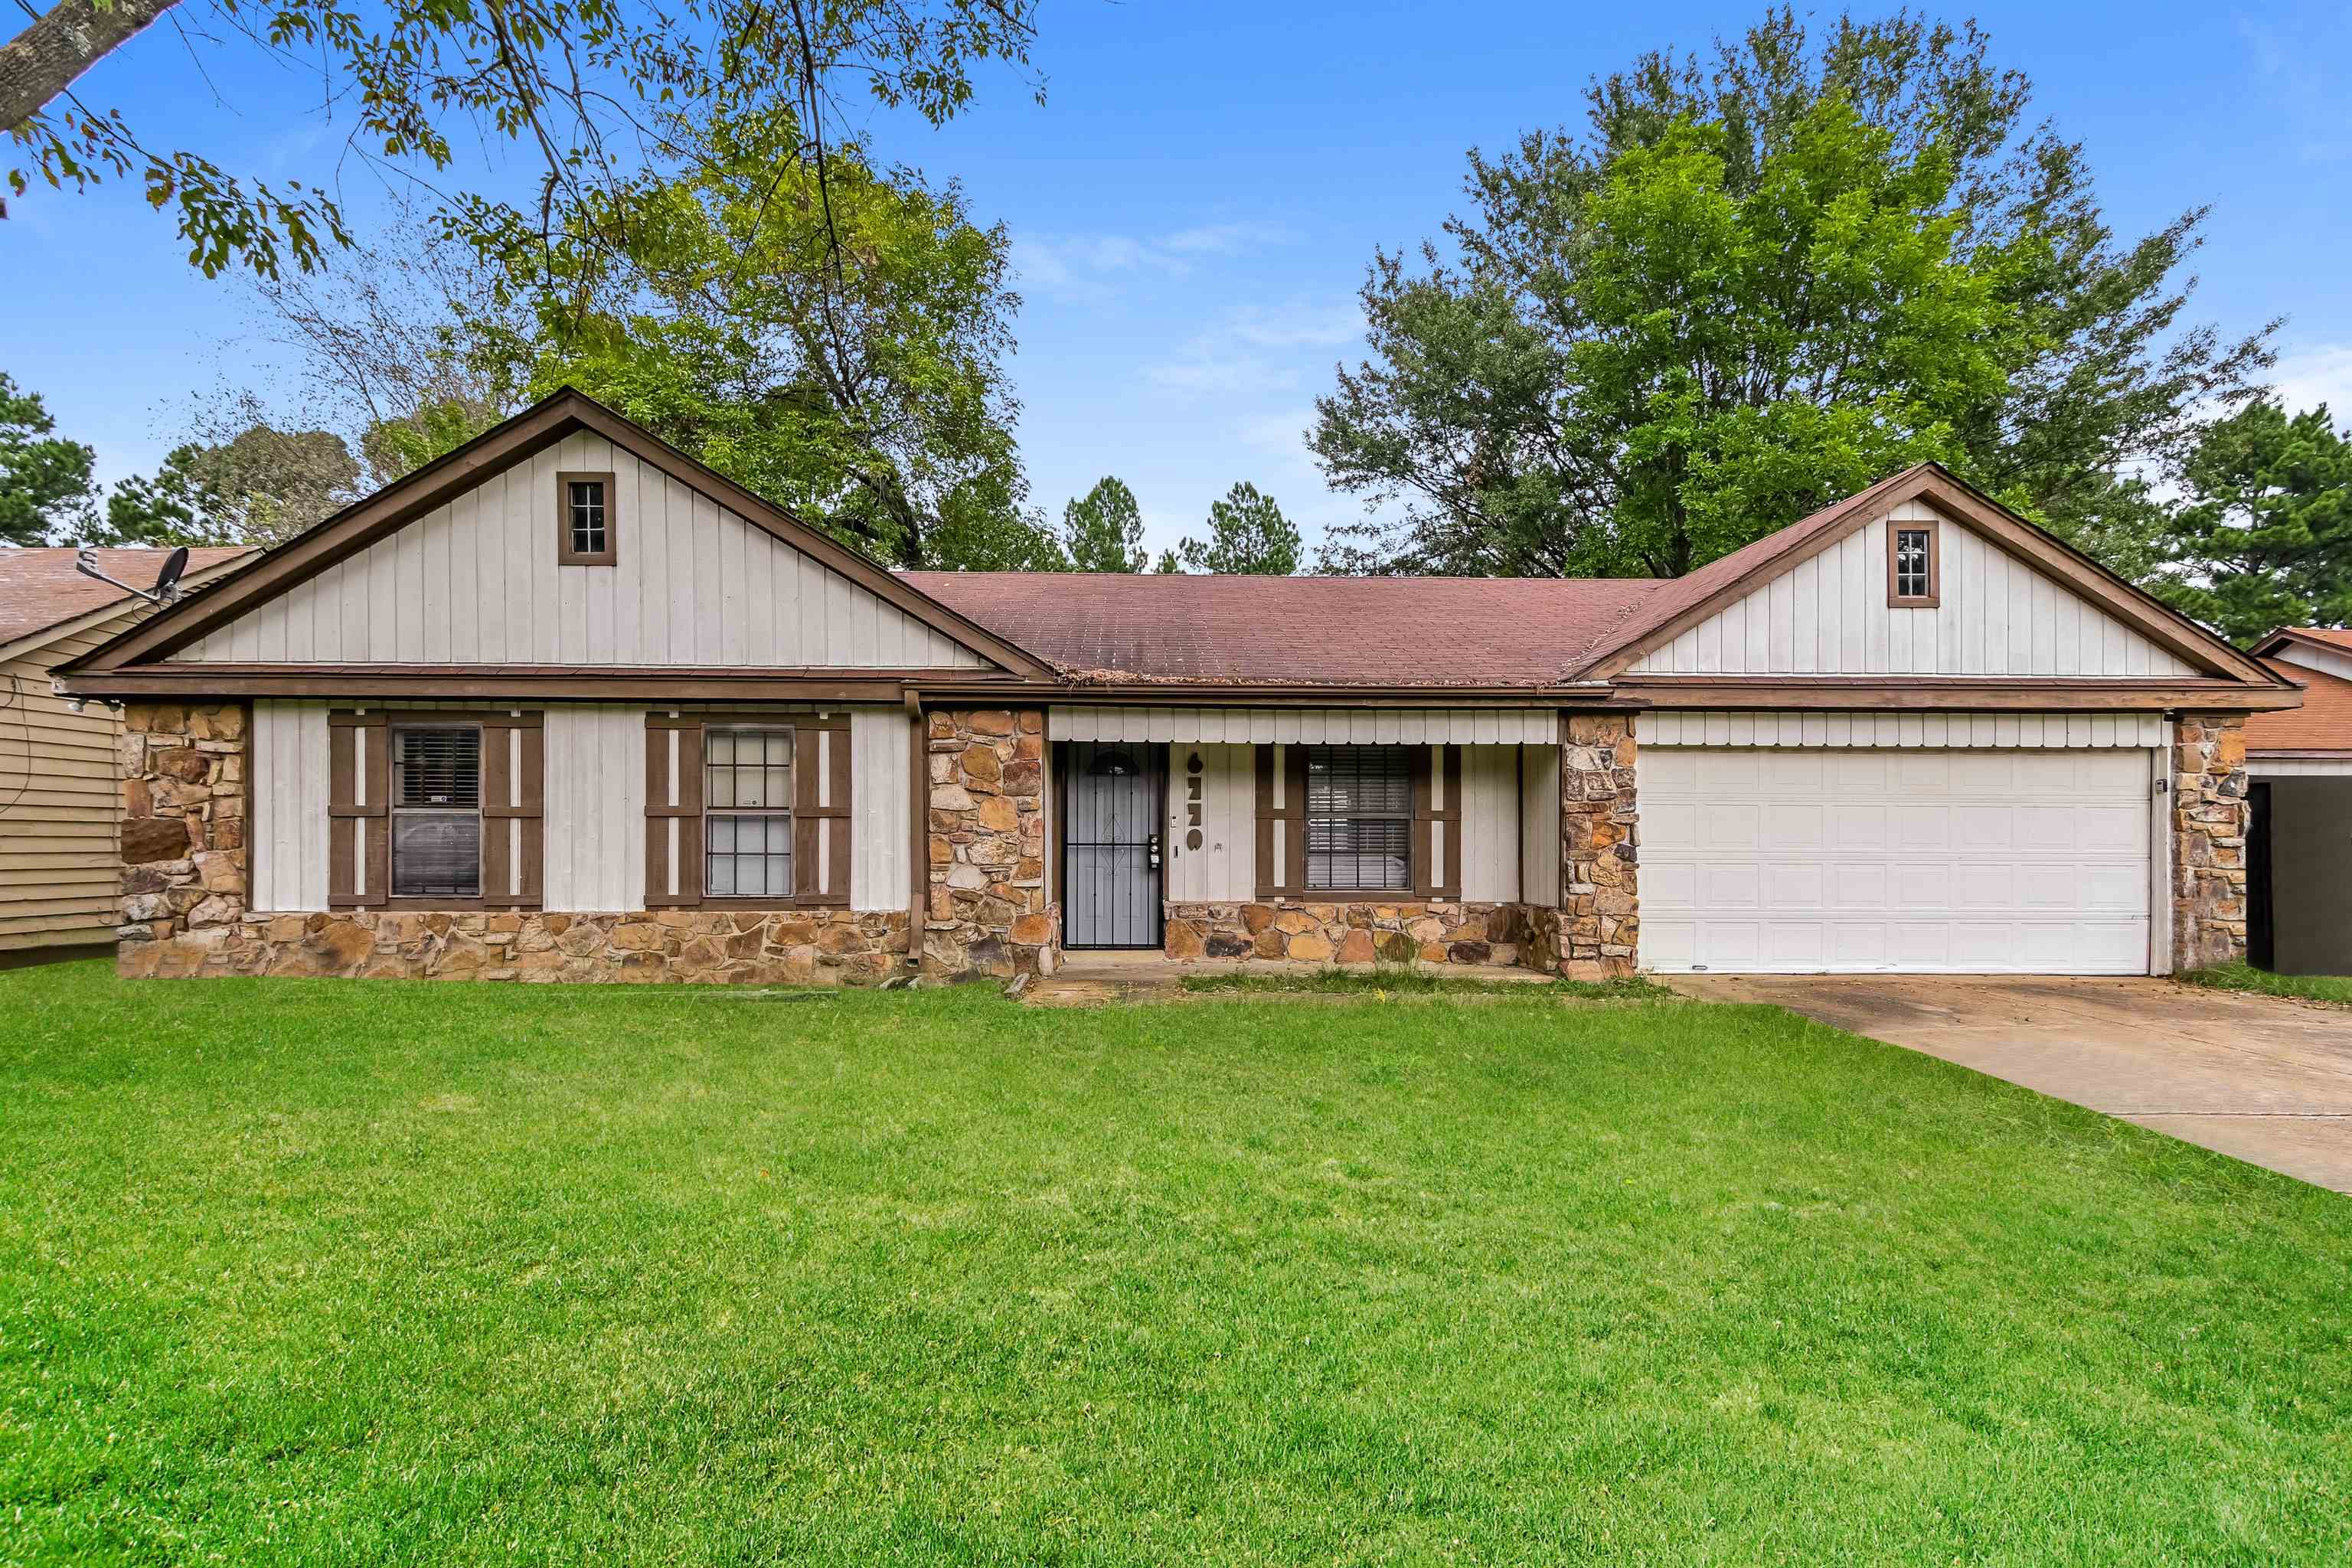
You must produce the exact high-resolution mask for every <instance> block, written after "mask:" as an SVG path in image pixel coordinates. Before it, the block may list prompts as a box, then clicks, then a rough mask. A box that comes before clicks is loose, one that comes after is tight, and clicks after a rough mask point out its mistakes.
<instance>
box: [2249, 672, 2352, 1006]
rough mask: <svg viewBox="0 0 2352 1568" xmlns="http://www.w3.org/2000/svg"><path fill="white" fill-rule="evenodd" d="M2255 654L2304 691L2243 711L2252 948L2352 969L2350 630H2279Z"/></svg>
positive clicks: (2267, 960) (2257, 953)
mask: <svg viewBox="0 0 2352 1568" xmlns="http://www.w3.org/2000/svg"><path fill="white" fill-rule="evenodd" d="M2254 656H2255V657H2256V658H2260V659H2262V660H2263V662H2264V663H2265V664H2268V665H2269V666H2270V667H2271V668H2273V669H2274V670H2276V671H2277V672H2278V673H2279V674H2280V675H2281V676H2284V678H2286V679H2289V680H2293V681H2294V682H2296V683H2297V684H2299V685H2300V686H2302V687H2303V689H2304V691H2303V706H2302V707H2300V708H2291V709H2285V710H2281V711H2278V712H2273V713H2257V714H2255V715H2253V716H2252V717H2251V718H2250V719H2248V720H2247V721H2246V773H2247V775H2248V779H2249V783H2248V787H2247V795H2248V797H2249V804H2250V805H2251V806H2252V822H2251V824H2250V826H2249V827H2248V832H2247V846H2248V852H2247V857H2246V891H2247V899H2246V919H2247V947H2248V954H2247V956H2248V957H2249V959H2250V960H2251V961H2252V963H2255V964H2257V965H2259V966H2260V967H2262V968H2263V969H2271V970H2275V971H2277V972H2278V973H2281V974H2352V631H2344V630H2339V629H2330V628H2326V627H2320V626H2305V627H2293V628H2289V629H2287V630H2284V631H2277V632H2273V633H2272V634H2271V635H2270V636H2269V637H2264V638H2263V640H2262V641H2261V642H2260V643H2258V644H2256V645H2255V647H2254Z"/></svg>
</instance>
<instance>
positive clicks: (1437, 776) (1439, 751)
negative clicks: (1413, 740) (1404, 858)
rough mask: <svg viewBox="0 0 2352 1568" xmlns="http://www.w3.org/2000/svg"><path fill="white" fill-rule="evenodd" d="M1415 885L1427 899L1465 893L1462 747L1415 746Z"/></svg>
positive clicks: (1413, 849)
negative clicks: (1463, 870) (1463, 871)
mask: <svg viewBox="0 0 2352 1568" xmlns="http://www.w3.org/2000/svg"><path fill="white" fill-rule="evenodd" d="M1412 888H1413V891H1414V892H1416V893H1419V894H1420V895H1421V896H1422V897H1423V898H1425V899H1458V898H1460V897H1461V896H1462V748H1461V747H1459V746H1415V747H1414V748H1413V749H1412Z"/></svg>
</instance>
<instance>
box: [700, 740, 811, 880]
mask: <svg viewBox="0 0 2352 1568" xmlns="http://www.w3.org/2000/svg"><path fill="white" fill-rule="evenodd" d="M702 802H703V825H702V856H703V866H702V891H703V895H704V896H705V897H706V898H713V899H764V898H776V899H789V898H791V897H792V896H793V814H792V805H793V732H792V731H790V730H722V729H719V728H718V727H716V726H713V727H712V728H710V729H708V730H705V731H703V732H702Z"/></svg>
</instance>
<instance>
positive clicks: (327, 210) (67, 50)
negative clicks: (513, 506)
mask: <svg viewBox="0 0 2352 1568" xmlns="http://www.w3.org/2000/svg"><path fill="white" fill-rule="evenodd" d="M183 3H184V0H54V3H53V4H52V5H50V6H49V8H48V9H47V11H41V12H35V11H33V10H32V8H31V6H30V5H26V6H25V7H24V8H25V9H26V11H27V12H28V13H30V14H31V16H32V20H31V21H30V23H29V24H27V25H26V26H25V27H24V28H23V30H22V31H20V32H19V33H18V34H17V35H16V37H15V38H14V39H13V40H12V41H10V42H9V43H7V44H6V45H5V47H0V130H7V131H9V132H12V133H13V134H14V136H15V138H16V141H17V142H18V143H19V145H20V146H21V147H22V148H23V149H24V150H25V151H24V153H23V154H22V162H21V163H19V165H18V166H16V167H15V168H12V169H11V170H10V171H9V180H10V183H11V184H12V186H13V187H14V188H15V189H16V191H17V192H18V193H20V194H21V193H22V192H24V191H25V190H26V188H27V187H28V185H29V184H30V182H31V181H32V180H34V179H39V180H42V181H45V182H46V183H47V184H50V185H52V186H58V187H63V186H66V185H73V186H75V187H78V188H79V187H84V186H88V185H90V184H96V183H98V182H100V181H101V180H104V179H109V178H120V177H124V176H131V175H136V176H137V177H138V178H140V179H141V180H142V182H143V183H144V184H145V186H146V193H147V199H148V201H149V202H150V203H151V204H152V205H154V206H156V207H158V208H163V207H166V206H170V207H173V208H175V209H176V211H177V213H178V218H179V229H180V233H181V235H182V237H184V238H185V239H186V240H187V241H188V247H189V251H188V258H189V260H190V261H191V262H192V263H193V264H194V265H195V266H197V267H200V268H203V269H204V271H205V273H206V275H208V276H209V275H212V274H215V273H217V272H219V271H220V270H221V269H222V268H226V267H228V266H230V265H232V264H234V263H236V262H239V261H242V262H244V263H245V264H246V265H247V266H249V267H251V268H253V269H254V270H256V271H257V272H259V273H262V274H265V275H275V274H277V273H278V271H279V269H280V261H281V258H291V259H292V260H293V261H294V263H295V264H296V265H297V267H299V268H302V269H304V270H308V269H309V268H312V267H314V266H316V265H318V263H319V261H320V257H321V254H322V243H323V244H336V243H341V244H345V245H348V244H350V243H351V241H352V236H351V232H350V230H349V229H348V228H347V227H346V226H345V222H344V217H343V214H342V210H341V206H340V205H338V204H337V203H336V202H335V201H334V200H333V199H332V198H331V196H330V195H328V194H327V193H326V192H325V191H323V190H321V189H319V188H317V187H316V186H305V185H304V184H301V183H299V181H288V182H286V183H285V184H278V185H273V184H268V183H267V182H262V181H257V180H252V179H250V178H249V177H247V176H242V175H237V174H231V173H229V172H228V171H226V170H224V169H223V168H221V167H220V166H219V165H218V164H216V163H214V162H212V161H211V160H210V159H209V158H206V157H205V156H204V155H202V154H201V153H195V152H191V151H186V150H177V149H167V148H161V147H151V146H149V145H148V144H147V143H145V142H142V140H141V139H140V137H139V135H138V133H137V132H136V131H135V130H134V129H133V128H132V126H131V121H129V120H128V119H127V118H126V117H125V116H124V114H123V113H122V111H121V109H120V108H119V107H111V106H109V105H107V104H105V103H103V102H95V103H94V102H90V101H87V100H84V99H83V98H82V97H80V96H79V93H78V92H77V91H76V90H75V89H74V83H75V82H76V80H77V79H79V77H80V76H81V75H82V73H83V72H85V71H86V70H88V69H89V68H90V66H92V65H94V64H95V63H96V62H97V61H99V60H100V59H101V58H105V57H106V56H107V55H109V54H110V53H111V52H113V51H114V50H115V49H117V48H120V47H123V46H124V45H125V44H127V43H129V42H130V40H131V38H133V37H136V36H137V35H138V34H140V33H141V32H142V30H143V29H145V28H146V27H147V26H150V25H151V24H152V23H153V22H154V21H155V20H156V19H157V18H159V17H161V16H165V15H166V14H171V13H174V12H176V11H177V10H179V9H180V8H181V6H182V5H183ZM185 4H186V6H187V8H188V9H191V10H194V12H195V13H196V14H197V15H198V16H203V17H207V18H209V19H210V21H211V22H212V24H213V26H210V27H206V26H202V25H199V26H192V27H189V28H185V29H179V30H178V31H179V36H178V37H176V38H173V39H172V40H170V41H169V42H168V43H160V42H159V44H158V45H157V46H156V47H168V48H171V49H173V50H176V51H184V53H185V55H186V57H187V60H188V66H189V68H190V69H192V70H193V71H195V72H197V73H200V74H201V75H202V79H203V80H204V81H205V84H206V85H207V87H209V86H210V85H211V84H213V83H215V82H226V83H232V84H234V83H238V82H242V81H260V80H265V79H268V71H269V69H270V68H292V69H294V70H296V71H298V72H299V73H301V74H303V75H304V76H307V77H310V78H313V79H317V78H323V81H322V82H321V84H320V85H321V88H322V94H321V96H322V100H323V101H326V102H329V103H333V104H336V105H339V106H341V108H342V109H343V110H345V111H346V112H347V113H348V114H349V117H350V118H349V124H350V127H351V129H350V131H349V132H348V137H349V141H348V148H349V150H350V151H351V152H352V153H354V154H355V155H357V156H359V157H361V158H362V159H364V160H366V161H369V162H371V163H380V164H382V165H384V166H386V167H387V168H389V169H394V170H400V171H404V172H406V173H408V174H415V175H417V176H420V177H432V176H436V175H439V174H443V173H445V172H446V171H447V170H449V169H450V168H451V167H452V166H453V165H454V164H455V163H456V161H457V149H458V148H459V147H461V146H463V145H465V144H467V142H473V143H474V144H476V145H478V146H482V147H484V148H485V149H486V151H487V150H488V149H489V148H491V147H494V146H495V145H496V144H497V143H499V142H520V144H521V145H522V147H523V149H524V151H525V155H526V157H528V158H530V159H531V160H532V161H533V162H535V163H536V164H537V170H536V173H537V175H538V178H537V179H536V180H535V181H533V182H532V184H534V185H535V186H536V195H535V199H534V200H532V201H531V202H530V208H531V216H532V221H537V220H538V219H540V218H542V217H543V218H545V219H547V220H548V221H550V222H551V223H554V222H563V223H569V224H571V225H572V226H573V227H574V228H575V230H578V229H580V228H581V226H580V225H579V223H578V221H577V220H579V219H580V218H582V217H583V216H585V215H586V214H588V213H589V212H591V211H593V210H596V209H598V208H599V207H600V206H601V205H603V203H604V200H605V199H606V198H609V196H610V195H611V194H612V193H613V191H614V187H615V186H616V184H620V183H623V182H625V181H626V180H627V179H628V178H629V177H630V173H631V171H632V170H633V169H634V168H635V157H634V155H633V150H634V149H635V147H636V146H638V145H639V144H641V142H643V141H644V140H645V139H646V136H647V133H648V130H649V127H650V126H652V125H654V124H656V123H657V122H659V121H661V120H663V119H664V118H665V117H667V116H669V115H673V114H684V115H689V116H693V117H696V118H704V117H719V118H726V117H735V118H741V119H745V120H751V121H764V120H772V121H777V122H779V123H789V124H793V125H795V126H797V127H798V128H799V130H800V132H801V134H802V136H803V147H802V151H803V152H804V153H814V155H815V156H816V157H817V158H818V159H819V161H820V162H821V161H822V160H823V156H824V144H825V140H826V126H827V123H828V121H837V120H839V119H840V118H841V117H842V116H843V115H844V113H845V110H844V108H843V106H842V105H841V104H840V103H839V102H838V101H837V100H836V84H837V83H840V82H844V81H854V82H856V83H857V84H860V85H862V86H863V88H864V89H865V96H866V97H867V98H868V99H870V100H872V101H873V102H874V103H877V104H879V105H882V106H884V107H890V108H897V107H901V106H903V107H906V108H909V109H912V110H915V111H916V112H918V113H919V114H920V115H922V116H923V117H924V118H925V119H926V120H928V121H929V122H930V123H931V124H933V125H940V124H943V123H945V122H946V121H949V120H950V119H952V118H953V117H954V116H955V115H956V114H957V113H959V112H960V111H961V110H963V109H964V108H965V107H966V106H967V105H968V104H969V103H970V101H971V97H972V93H973V84H972V74H971V73H972V71H973V70H974V69H975V68H979V67H981V66H982V65H985V64H987V63H990V62H997V63H1002V64H1005V65H1009V66H1011V67H1013V68H1015V69H1016V70H1023V71H1025V70H1026V68H1027V67H1028V63H1029V51H1030V47H1031V46H1032V43H1033V42H1034V37H1035V33H1036V0H824V3H822V4H820V3H819V0H679V3H678V4H677V5H665V6H639V5H626V4H623V3H622V0H497V3H496V4H492V5H445V4H440V3H439V0H388V4H387V5H385V6H383V7H382V8H380V9H371V10H368V11H362V10H359V9H357V8H355V7H354V6H352V5H351V4H350V3H349V0H185ZM255 53H257V54H258V55H259V56H260V58H258V59H257V58H253V56H254V54H255ZM207 57H211V58H207ZM238 57H242V58H238ZM1038 96H1039V97H1040V98H1041V99H1042V97H1043V91H1042V89H1038ZM479 205H487V206H489V207H490V209H491V210H492V212H493V213H494V215H495V216H500V217H505V216H520V214H519V213H517V212H516V210H515V209H513V208H511V207H508V206H505V205H500V204H479ZM584 232H588V233H593V234H596V235H598V236H600V237H601V236H602V235H603V233H604V231H602V230H601V229H597V228H595V227H594V226H593V225H591V226H587V227H586V229H585V230H584Z"/></svg>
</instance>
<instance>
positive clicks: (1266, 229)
mask: <svg viewBox="0 0 2352 1568" xmlns="http://www.w3.org/2000/svg"><path fill="white" fill-rule="evenodd" d="M1297 238H1298V236H1297V234H1296V233H1295V232H1293V231H1292V230H1289V229H1286V228H1281V227H1278V226H1275V225H1272V224H1259V223H1221V224H1208V225H1203V226H1200V227H1196V228H1184V229H1178V230H1176V231H1175V232H1173V233H1171V234H1162V235H1125V234H1059V235H1056V234H1039V235H1026V236H1023V237H1018V238H1016V239H1014V240H1013V271H1014V272H1015V273H1016V274H1018V275H1019V277H1020V279H1021V280H1022V281H1023V282H1024V284H1027V285H1028V286H1030V287H1032V288H1035V289H1047V290H1050V291H1054V292H1058V293H1070V294H1075V295H1078V296H1080V297H1083V298H1092V299H1101V298H1107V297H1108V295H1109V294H1110V292H1111V290H1110V288H1109V285H1108V279H1111V278H1114V277H1119V276H1144V275H1157V276H1160V277H1168V278H1181V277H1184V276H1187V275H1188V274H1190V273H1191V272H1192V270H1193V268H1194V267H1195V266H1196V265H1197V264H1198V263H1199V262H1201V261H1202V260H1203V259H1205V258H1211V257H1234V256H1242V255H1245V254H1247V253H1249V252H1251V251H1254V250H1258V249H1263V248H1265V247H1268V246H1275V245H1289V244H1293V243H1295V242H1296V241H1297Z"/></svg>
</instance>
